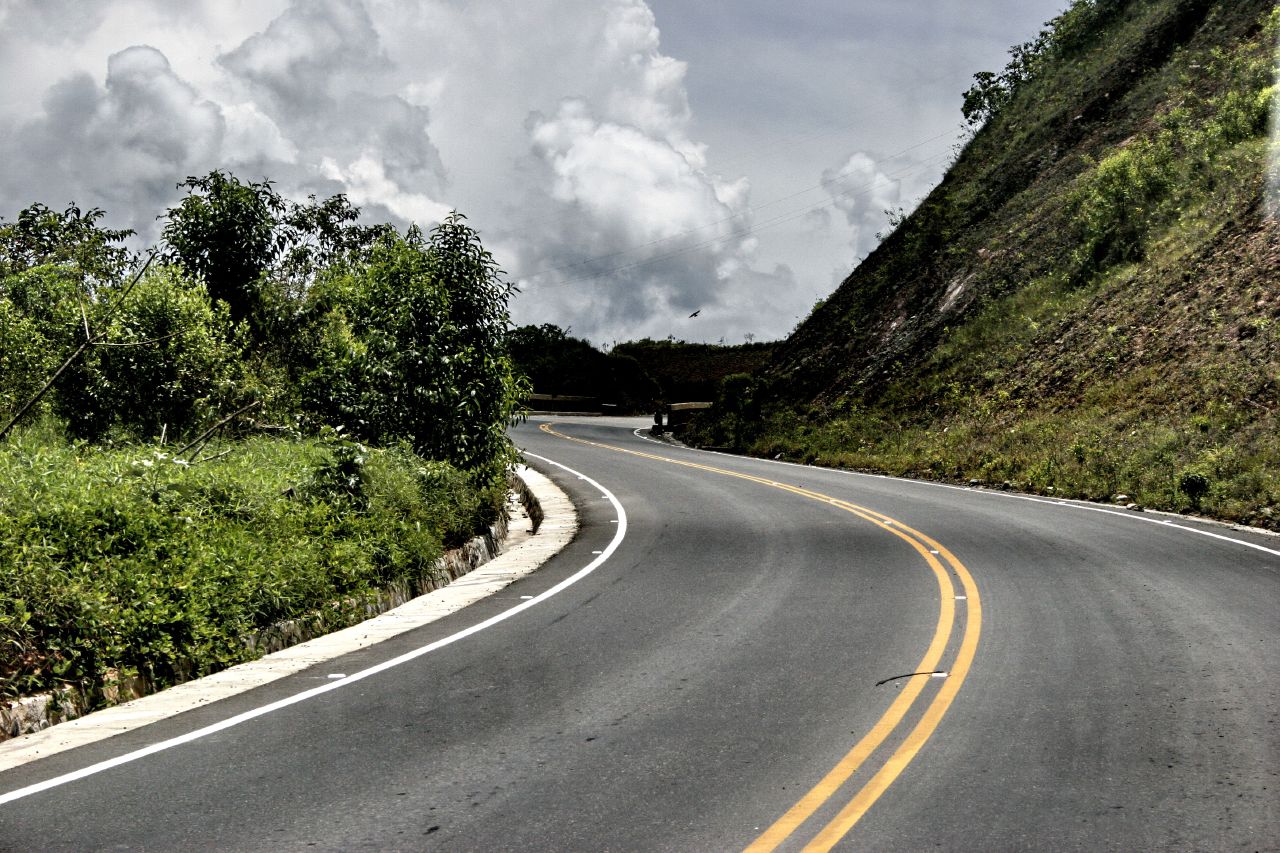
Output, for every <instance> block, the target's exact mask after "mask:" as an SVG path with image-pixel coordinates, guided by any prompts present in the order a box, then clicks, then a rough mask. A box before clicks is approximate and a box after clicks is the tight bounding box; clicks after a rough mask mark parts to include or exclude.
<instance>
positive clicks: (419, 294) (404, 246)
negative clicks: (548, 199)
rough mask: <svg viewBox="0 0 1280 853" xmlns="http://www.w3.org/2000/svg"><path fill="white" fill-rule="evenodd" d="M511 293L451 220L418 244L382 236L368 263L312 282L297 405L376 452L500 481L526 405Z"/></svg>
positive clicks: (473, 239) (415, 239)
mask: <svg viewBox="0 0 1280 853" xmlns="http://www.w3.org/2000/svg"><path fill="white" fill-rule="evenodd" d="M511 291H512V288H511V285H509V284H508V283H507V282H505V281H504V280H503V279H502V273H501V271H500V270H499V269H498V267H497V264H496V263H495V262H494V260H493V257H492V255H490V254H489V252H487V251H486V250H485V249H484V247H483V246H482V244H481V242H480V239H479V235H478V234H477V233H476V232H475V230H474V229H472V228H471V227H470V226H468V225H467V224H466V222H465V219H464V218H463V217H462V216H461V215H459V214H453V215H451V216H450V217H448V218H447V219H446V220H445V221H444V222H443V223H441V224H440V225H438V226H437V227H436V228H434V229H433V230H432V231H431V233H430V235H429V236H424V235H423V234H422V233H421V232H420V231H418V230H417V229H416V228H411V229H410V231H409V233H408V234H407V235H405V236H403V237H401V236H399V235H395V234H386V235H384V236H383V237H382V238H381V239H380V240H379V241H378V242H377V243H376V244H375V245H374V246H373V247H372V249H371V250H370V252H369V258H368V261H367V262H366V263H362V264H357V265H348V266H347V267H345V268H340V269H339V270H337V271H336V272H334V273H331V274H330V275H328V276H323V277H322V278H321V279H320V280H318V281H317V282H316V285H315V287H314V288H312V291H311V292H310V294H309V295H308V313H309V314H310V315H311V317H312V321H311V323H310V328H311V333H310V338H309V346H310V352H309V354H308V355H307V362H308V363H307V368H306V369H305V371H304V375H303V376H302V378H301V385H302V396H303V399H304V401H307V405H308V408H309V409H310V411H311V412H312V414H313V415H314V416H317V417H319V418H320V419H321V420H322V421H325V422H328V423H330V424H331V425H333V426H344V427H346V428H347V429H348V430H350V431H351V432H352V434H353V435H355V436H356V437H359V438H361V439H362V440H365V441H369V442H371V443H374V444H383V445H389V444H392V443H394V442H396V441H398V440H404V441H407V442H409V444H410V445H411V446H412V447H413V449H414V450H415V452H417V453H418V454H420V455H422V456H424V457H426V458H431V459H438V460H441V461H446V462H449V463H451V464H453V465H456V466H458V467H459V468H462V469H465V470H470V471H473V472H481V473H483V474H485V475H493V476H495V477H496V476H497V475H498V474H499V473H500V472H502V471H505V467H506V465H507V463H508V462H509V461H511V459H512V452H511V445H510V441H509V439H508V438H507V436H506V427H507V425H508V424H509V422H510V421H511V419H512V417H513V416H514V415H515V414H516V412H517V410H518V407H519V405H520V400H521V399H522V398H523V395H524V384H523V383H522V381H521V380H520V379H519V378H518V377H517V374H516V371H515V369H514V367H513V364H512V362H511V357H510V354H509V353H508V350H507V334H508V332H509V329H510V319H509V315H508V311H507V302H508V299H509V297H510V294H511Z"/></svg>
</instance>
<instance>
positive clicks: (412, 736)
mask: <svg viewBox="0 0 1280 853" xmlns="http://www.w3.org/2000/svg"><path fill="white" fill-rule="evenodd" d="M647 425H648V420H647V419H644V420H641V419H630V420H624V419H604V418H560V419H558V420H552V419H546V420H544V421H542V422H533V423H529V424H526V425H524V426H522V427H520V428H519V429H517V430H516V431H515V437H516V439H517V442H518V443H519V444H520V445H522V446H523V447H525V448H526V449H527V450H528V452H529V453H530V457H529V462H530V464H532V465H533V466H534V467H537V468H538V469H539V470H541V471H543V472H544V473H546V474H547V475H548V476H550V477H551V478H552V479H554V480H555V481H556V482H557V483H558V484H559V485H560V486H561V488H563V489H564V490H565V491H567V492H568V493H569V495H570V497H571V498H572V499H573V501H574V502H575V504H576V506H577V508H578V510H579V513H580V517H581V523H582V527H581V530H580V532H579V535H578V538H577V539H576V540H575V541H574V542H573V543H571V544H570V545H569V546H568V547H567V548H565V549H564V550H563V551H562V552H561V553H560V554H559V555H558V556H557V557H555V558H553V559H552V560H551V561H550V562H548V563H547V564H546V565H545V566H544V567H543V568H542V569H540V570H539V571H537V572H535V573H534V574H532V575H530V576H528V577H526V578H524V579H522V580H520V581H517V582H516V583H515V584H513V585H511V586H509V587H507V588H506V589H505V590H503V591H501V592H499V593H497V594H496V595H494V596H492V597H490V598H487V599H484V600H483V601H481V602H479V603H477V604H474V605H472V606H470V607H468V608H466V609H465V610H462V611H459V612H457V613H454V614H451V615H449V616H447V617H445V618H444V619H441V620H439V621H438V622H435V623H432V624H431V625H428V626H424V627H423V628H421V629H417V630H415V631H410V632H407V633H406V634H403V635H400V636H398V637H395V638H393V639H391V640H389V641H387V642H385V643H382V644H379V645H376V646H372V647H370V648H367V649H362V650H360V651H357V652H354V653H352V654H351V655H349V656H347V657H345V658H339V659H337V660H334V661H329V662H327V663H325V664H322V665H320V666H318V667H316V668H313V669H311V670H306V671H303V672H300V673H298V674H296V675H293V676H290V677H288V678H284V679H280V680H278V681H276V682H273V683H271V684H269V685H264V686H263V687H261V688H259V689H257V690H253V691H250V692H248V693H245V694H242V695H240V696H237V697H234V698H231V699H227V700H223V701H220V702H216V703H211V704H210V705H208V706H207V707H203V708H200V709H198V710H195V711H191V712H189V713H186V714H183V715H180V716H178V717H175V718H173V719H171V720H168V721H165V722H162V723H158V724H155V725H152V726H148V727H146V728H143V729H139V730H137V731H134V732H129V733H126V734H122V735H120V736H118V737H116V738H112V739H110V740H106V741H103V742H101V743H98V744H94V745H91V746H86V747H83V748H80V749H76V750H71V751H69V752H65V753H62V754H59V755H56V756H51V757H49V758H47V759H44V760H40V761H36V762H33V763H30V764H27V765H25V766H23V767H20V768H16V769H13V770H10V771H8V772H5V773H0V795H2V794H4V793H5V792H8V791H13V790H16V789H20V788H23V787H25V786H29V785H33V784H38V783H39V782H40V781H41V780H47V779H52V778H55V777H58V776H61V775H63V774H67V773H73V772H75V770H76V769H77V768H81V767H86V766H89V765H92V764H94V763H97V762H101V761H104V760H110V759H111V757H112V756H118V755H123V754H126V753H129V752H131V751H134V750H137V749H140V748H141V749H145V748H146V747H147V745H148V744H154V743H157V742H160V741H163V740H165V739H169V738H174V737H180V736H181V735H182V734H183V733H184V732H192V731H195V730H198V729H200V728H201V727H207V726H210V725H211V724H216V722H217V721H218V720H223V719H228V718H230V717H232V716H234V715H237V714H243V713H245V712H247V711H250V710H252V709H254V708H260V707H263V706H265V705H267V704H268V703H272V702H279V701H280V700H282V699H287V698H288V697H291V696H296V695H298V694H300V693H302V692H304V691H307V690H311V689H313V688H314V687H316V686H317V685H318V684H322V683H325V682H326V681H328V680H330V679H338V678H343V677H347V676H350V675H351V674H352V673H357V672H363V671H366V670H369V669H370V668H377V667H380V666H382V665H383V664H385V663H386V662H388V661H392V660H395V659H397V658H405V657H406V656H411V659H409V660H406V661H405V662H403V663H400V664H398V665H396V666H393V667H385V668H383V669H379V670H377V672H376V673H374V674H371V675H369V676H367V677H363V678H362V679H361V680H360V681H359V683H353V684H352V685H350V687H348V688H345V689H339V690H331V691H327V692H323V693H319V694H317V695H315V696H314V697H311V698H308V699H307V700H306V701H297V702H292V703H285V704H283V705H282V706H281V707H280V709H279V710H276V711H274V712H272V713H267V714H262V715H261V716H257V717H255V718H253V719H251V720H249V721H247V722H245V723H243V724H241V725H237V726H234V727H231V728H226V729H224V730H220V731H216V732H214V733H211V734H209V735H208V736H202V737H198V738H194V739H192V740H190V741H189V742H184V743H183V744H182V745H181V746H179V747H175V748H172V749H166V750H164V751H160V752H156V753H155V754H153V755H149V756H147V757H145V758H141V759H139V760H135V761H131V762H129V763H127V764H123V765H121V766H119V767H115V768H113V769H110V770H107V771H105V772H102V773H97V774H95V775H93V776H89V777H85V778H83V779H80V780H78V781H74V782H69V783H67V784H60V785H57V786H55V787H52V788H49V789H48V790H44V791H41V792H40V793H37V794H33V795H32V796H28V797H24V798H22V799H19V800H15V801H13V802H10V803H8V804H5V805H3V806H0V849H15V850H25V849H42V850H44V849H62V850H85V849H95V848H104V847H114V846H122V847H138V848H145V849H178V848H183V849H209V848H218V849H268V848H270V849H301V848H310V849H322V850H323V849H329V850H353V849H371V850H372V849H377V850H384V849H413V850H417V849H440V850H529V849H556V850H604V849H611V850H673V851H675V850H679V851H688V850H731V849H755V850H773V849H784V850H798V849H829V848H832V847H835V848H837V849H840V848H846V847H847V848H848V849H872V850H913V849H944V850H1005V849H1019V850H1027V849H1032V850H1035V849H1040V850H1105V849H1116V850H1139V849H1144V850H1153V849H1250V850H1266V849H1278V845H1280V841H1278V839H1280V788H1278V786H1277V785H1278V783H1280V779H1278V778H1277V774H1278V773H1280V769H1278V768H1280V725H1277V719H1276V713H1277V710H1276V709H1277V708H1280V695H1278V694H1280V679H1278V678H1277V677H1276V675H1275V672H1274V668H1275V666H1276V662H1277V661H1280V615H1278V614H1280V547H1278V546H1280V542H1278V541H1277V540H1275V539H1272V538H1270V537H1265V536H1262V535H1260V534H1253V533H1248V532H1237V531H1231V530H1227V529H1225V528H1221V527H1211V526H1194V525H1193V524H1192V523H1190V522H1186V521H1184V520H1181V519H1171V518H1167V517H1159V516H1153V515H1149V514H1136V513H1126V512H1123V511H1110V510H1105V511H1104V510H1103V509H1102V508H1099V507H1093V506H1087V505H1079V504H1069V503H1062V502H1057V501H1041V500H1030V499H1024V498H1020V497H1017V496H1012V495H1007V494H1002V493H992V492H982V491H972V490H967V489H956V488H950V487H944V486H938V485H931V484H926V483H916V482H909V481H902V480H893V479H887V478H879V477H869V476H862V475H854V474H845V473H839V472H833V471H827V470H820V469H814V468H806V467H801V466H790V465H782V464H776V463H769V462H767V461H762V460H753V459H742V458H736V457H729V456H723V455H718V454H709V453H699V452H695V451H691V450H686V449H683V448H679V447H673V446H669V445H665V444H661V443H656V442H653V441H649V440H646V439H645V438H644V437H643V436H642V435H637V434H635V430H636V429H637V428H638V427H641V426H647ZM534 454H536V456H534ZM552 462H554V463H558V464H559V465H563V466H566V467H558V466H557V465H556V464H552ZM588 566H591V570H590V571H589V572H587V573H585V574H584V573H583V570H584V568H586V567H588ZM570 579H572V582H570V583H566V581H569V580H570ZM552 590H555V594H551V595H547V593H548V592H550V591H552ZM528 602H532V603H531V604H528V605H527V606H524V607H523V608H522V609H521V610H519V612H517V613H515V614H513V615H511V616H509V617H507V618H503V619H501V620H498V621H491V620H492V618H493V617H494V616H495V615H496V614H499V613H502V612H504V611H506V610H508V609H510V608H512V607H519V606H521V604H522V603H528ZM486 624H487V627H484V628H483V629H479V630H471V629H473V628H477V626H481V625H486ZM460 631H470V633H468V634H466V636H465V637H464V638H463V639H460V640H459V641H457V642H451V643H449V644H447V645H441V646H438V647H434V648H433V649H432V650H431V651H430V652H429V653H422V654H414V653H413V650H415V649H421V648H425V647H427V646H429V645H431V644H432V643H436V642H437V641H439V640H440V639H441V638H443V637H448V636H451V635H453V634H456V633H458V632H460Z"/></svg>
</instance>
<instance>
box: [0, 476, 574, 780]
mask: <svg viewBox="0 0 1280 853" xmlns="http://www.w3.org/2000/svg"><path fill="white" fill-rule="evenodd" d="M517 475H518V477H519V479H520V480H521V481H522V482H523V483H524V486H525V489H527V491H528V494H529V497H532V498H534V499H535V505H536V506H537V507H538V509H537V510H535V511H534V512H532V513H530V515H531V516H533V517H534V518H536V517H537V516H538V515H541V518H540V519H539V520H538V521H536V522H535V521H533V520H532V519H530V521H529V522H528V523H521V520H520V519H513V521H512V524H511V529H510V530H509V532H508V535H507V538H506V540H505V541H504V542H500V543H496V544H497V547H498V548H500V549H501V553H499V554H498V555H497V556H494V557H493V558H492V559H490V560H489V561H488V562H486V563H485V564H484V565H482V566H480V567H479V568H475V569H474V570H473V571H470V572H469V573H468V574H466V575H465V576H464V577H462V578H461V579H459V580H455V581H453V582H452V583H450V584H449V585H448V586H444V587H441V588H439V589H436V590H434V591H431V592H428V593H427V594H425V595H421V596H418V597H417V598H413V599H410V600H408V601H407V602H405V603H403V604H400V605H399V606H397V607H394V608H393V609H390V610H387V611H386V612H384V613H382V614H380V615H377V616H374V617H373V618H371V619H367V620H365V621H364V622H361V623H359V624H357V625H353V626H351V627H350V628H344V629H342V630H339V631H335V632H333V633H331V634H325V635H324V636H321V637H317V638H315V639H311V640H307V641H305V642H301V643H298V644H296V645H292V646H290V647H288V648H285V649H282V650H280V651H277V652H274V653H272V654H269V655H266V656H265V657H263V658H260V659H258V660H254V661H249V662H248V663H242V664H238V665H236V666H233V667H230V668H228V669H225V670H223V671H221V672H217V673H214V674H213V675H210V676H207V677H205V678H200V679H196V680H194V681H188V682H185V683H183V684H179V685H177V686H175V687H170V688H168V689H167V690H162V691H161V692H159V693H153V694H150V695H147V696H143V697H141V698H138V699H134V700H132V701H129V702H125V703H123V704H120V705H114V706H112V707H110V708H105V709H103V710H100V711H95V712H93V713H91V714H87V715H85V716H83V717H79V718H77V719H74V720H69V721H67V722H63V723H60V724H58V725H56V726H51V727H48V728H44V729H43V730H40V731H34V732H31V733H29V734H23V735H20V736H19V737H15V738H12V739H10V740H7V741H3V742H0V771H4V770H8V769H10V768H12V767H17V766H19V765H22V764H26V763H28V762H30V761H35V760H36V759H39V758H44V757H47V756H49V755H53V754H55V753H59V752H63V751H65V750H68V749H73V748H75V747H77V746H82V745H84V744H87V743H93V742H95V741H99V740H104V739H106V738H109V737H111V736H113V735H117V734H120V733H121V732H126V731H130V730H132V729H137V728H141V727H142V726H145V725H149V724H150V723H153V722H156V721H158V720H162V719H165V718H167V717H171V716H174V715H175V714H180V713H182V712H183V711H189V710H191V709H193V708H198V707H201V706H203V705H207V704H209V703H211V702H216V701H218V700H220V699H225V698H227V697H229V696H234V695H236V694H238V693H243V692H245V691H247V690H252V689H253V688H255V687H259V686H261V685H263V684H268V683H270V682H272V681H275V680H277V679H280V678H284V677H286V676H289V675H293V674H294V673H297V672H300V671H302V670H304V669H307V668H308V667H311V666H314V665H316V664H319V663H323V662H324V661H327V660H332V659H334V658H337V657H340V656H342V655H344V654H347V653H349V652H353V651H356V650H359V649H363V648H367V647H368V646H372V645H374V644H376V643H379V642H382V641H383V640H387V639H390V638H391V637H394V636H396V635H398V634H402V633H404V632H406V631H411V630H413V629H415V628H419V627H421V626H423V625H426V624H429V623H431V622H434V621H436V620H437V619H441V618H443V617H445V616H447V615H449V614H450V613H454V612H456V611H458V610H461V609H462V608H464V607H466V606H467V605H469V604H472V603H473V602H476V601H479V600H480V599H482V598H484V597H486V596H489V595H492V594H493V593H495V592H497V591H498V590H500V589H502V588H504V587H506V586H508V585H510V584H511V583H514V582H515V581H517V580H519V579H520V578H522V577H524V576H525V575H527V574H529V573H530V572H532V571H534V570H535V569H537V568H538V567H540V566H541V565H542V564H543V563H545V562H546V561H547V560H549V559H551V557H553V556H555V555H556V554H558V553H559V552H560V551H561V550H563V549H564V547H565V546H566V545H568V544H569V542H570V541H572V539H573V537H574V536H575V535H576V533H577V531H578V516H577V512H576V511H575V510H574V508H573V504H572V503H571V502H570V500H569V497H568V496H567V495H566V494H565V493H564V492H563V491H561V490H560V488H559V487H557V486H556V485H555V484H554V483H552V482H551V480H549V479H547V478H546V477H544V476H543V475H542V474H539V473H538V472H537V471H534V470H533V469H531V468H527V467H525V466H519V467H518V469H517ZM518 491H524V489H518ZM526 517H528V516H526ZM535 531H536V534H537V535H535ZM477 538H480V539H487V538H489V537H477ZM473 544H474V541H473V542H472V543H468V546H464V548H463V549H459V551H467V552H468V553H467V555H466V556H465V557H464V558H461V559H462V560H463V561H465V562H466V563H470V562H471V560H472V558H473V557H475V556H476V555H475V554H474V553H472V552H473V551H474V550H475V549H471V548H470V546H471V545H473ZM33 698H34V697H33ZM39 704H40V705H41V707H39V708H37V707H29V708H27V709H26V710H25V713H26V714H27V715H28V717H30V721H31V722H32V723H33V724H35V725H39V724H40V722H41V721H43V722H44V725H45V726H49V725H50V724H49V718H50V716H51V714H52V713H53V712H56V710H57V708H56V706H57V702H55V701H53V700H52V697H49V696H45V697H44V701H43V703H39Z"/></svg>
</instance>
